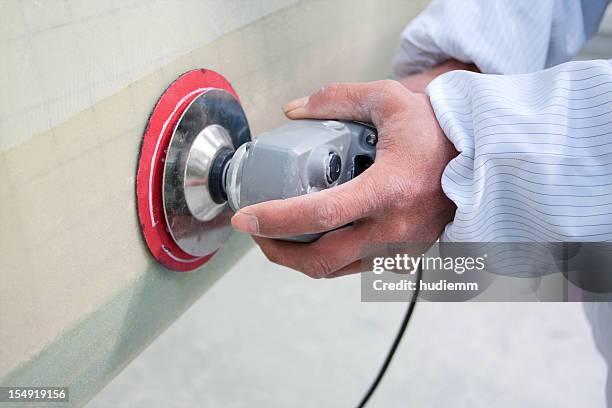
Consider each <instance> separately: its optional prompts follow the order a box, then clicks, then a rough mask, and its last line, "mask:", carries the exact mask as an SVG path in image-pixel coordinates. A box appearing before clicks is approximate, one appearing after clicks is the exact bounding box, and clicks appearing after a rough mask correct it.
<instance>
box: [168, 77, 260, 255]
mask: <svg viewBox="0 0 612 408" xmlns="http://www.w3.org/2000/svg"><path fill="white" fill-rule="evenodd" d="M250 140H251V135H250V131H249V124H248V122H247V119H246V116H245V114H244V111H243V110H242V107H241V106H240V104H239V103H238V101H237V100H236V99H235V98H234V97H233V96H232V95H231V94H230V93H229V92H227V91H225V90H223V89H208V90H206V91H205V92H204V93H202V94H201V95H198V96H197V97H196V98H195V99H194V100H193V101H192V102H191V103H190V105H189V106H188V107H187V109H186V110H185V112H184V113H183V115H182V117H181V118H180V119H179V121H178V124H177V126H176V128H175V130H174V134H173V135H172V139H171V141H170V145H169V147H168V153H167V155H166V163H165V168H164V180H163V183H164V184H163V185H164V188H163V201H164V212H165V216H166V223H167V226H168V231H169V232H170V234H171V235H172V237H173V238H174V241H175V242H176V243H177V245H178V246H179V248H181V249H182V250H183V251H185V252H187V253H188V254H190V255H193V256H203V255H207V254H209V253H211V252H212V251H215V250H217V249H218V248H219V247H220V246H221V245H222V244H223V242H225V241H226V240H227V239H228V238H229V236H230V234H231V232H232V227H231V224H230V218H231V216H232V214H233V213H232V211H231V210H230V208H229V206H228V204H227V203H223V204H218V203H215V202H214V201H213V200H212V198H211V196H210V193H209V189H208V175H209V171H210V167H211V166H212V163H213V161H214V159H215V158H216V156H217V155H218V154H219V153H220V152H221V150H222V149H227V148H231V149H232V150H234V149H235V148H237V147H238V146H240V145H241V144H243V143H245V142H248V141H250ZM194 196H195V197H194ZM194 202H195V203H196V204H195V205H194ZM190 204H191V205H190Z"/></svg>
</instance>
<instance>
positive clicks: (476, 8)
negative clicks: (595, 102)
mask: <svg viewBox="0 0 612 408" xmlns="http://www.w3.org/2000/svg"><path fill="white" fill-rule="evenodd" d="M608 1H609V0H537V1H534V0H511V1H508V0H435V1H433V2H432V3H431V4H430V5H429V6H428V7H427V8H426V9H425V11H423V12H422V13H421V14H420V15H419V16H417V18H415V19H414V20H413V21H412V22H411V23H410V24H409V25H408V27H406V29H405V30H404V31H403V33H402V36H401V40H400V46H399V49H398V51H397V53H396V55H395V57H394V59H393V70H394V74H395V76H396V77H398V78H402V77H404V76H406V75H410V74H413V73H416V72H420V71H423V70H425V69H428V68H431V67H433V66H435V65H437V64H439V63H441V62H443V61H445V60H448V59H450V58H454V59H456V60H459V61H462V62H465V63H473V64H475V65H476V66H477V67H478V68H479V70H480V71H481V72H484V73H491V74H520V73H527V72H534V71H538V70H541V69H544V68H547V67H551V66H554V65H557V64H560V63H563V62H567V61H569V60H570V59H571V58H572V57H573V56H574V55H575V54H576V53H578V52H579V51H580V49H581V48H582V47H583V45H584V44H585V42H586V41H587V40H588V39H589V38H590V37H591V36H592V35H593V34H595V33H596V31H597V27H598V26H599V23H600V22H601V18H602V16H603V13H604V12H605V9H606V7H607V5H608Z"/></svg>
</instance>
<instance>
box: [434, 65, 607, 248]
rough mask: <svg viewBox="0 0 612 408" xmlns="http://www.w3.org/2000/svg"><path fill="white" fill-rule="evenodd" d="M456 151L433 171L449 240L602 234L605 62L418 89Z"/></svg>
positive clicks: (472, 77)
mask: <svg viewBox="0 0 612 408" xmlns="http://www.w3.org/2000/svg"><path fill="white" fill-rule="evenodd" d="M427 93H428V94H429V96H430V100H431V102H432V106H433V108H434V111H435V113H436V117H437V118H438V121H439V122H440V126H441V127H442V129H443V130H444V132H445V134H446V135H447V137H448V138H449V139H450V140H451V142H452V143H453V144H454V145H455V148H456V149H457V150H458V151H459V152H460V155H459V156H458V157H457V158H455V159H454V160H452V161H451V162H450V163H449V165H448V166H447V167H446V169H445V171H444V174H443V177H442V187H443V190H444V192H445V194H446V195H447V196H448V197H449V198H450V199H451V200H452V201H454V202H455V204H456V206H457V211H456V214H455V218H454V220H453V222H452V223H450V224H449V225H448V226H447V227H446V230H445V233H444V234H443V239H445V240H452V241H481V242H484V241H540V242H542V241H609V240H612V181H611V180H612V179H611V177H610V176H611V175H612V110H611V109H610V108H611V107H612V65H611V63H610V62H608V61H588V62H572V63H567V64H563V65H560V66H557V67H554V68H551V69H549V70H546V71H540V72H536V73H532V74H526V75H510V76H499V75H482V74H473V73H469V72H451V73H447V74H445V75H442V76H440V77H439V78H438V79H436V80H434V81H433V82H432V83H431V84H430V85H429V87H428V88H427Z"/></svg>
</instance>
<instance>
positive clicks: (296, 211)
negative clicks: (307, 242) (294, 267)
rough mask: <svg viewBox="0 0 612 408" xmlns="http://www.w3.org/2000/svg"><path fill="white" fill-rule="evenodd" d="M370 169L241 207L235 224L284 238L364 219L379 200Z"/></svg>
mask: <svg viewBox="0 0 612 408" xmlns="http://www.w3.org/2000/svg"><path fill="white" fill-rule="evenodd" d="M371 169H372V168H369V169H368V170H366V171H365V172H364V173H362V174H361V175H359V177H357V178H354V179H352V180H350V181H348V182H346V183H344V184H341V185H339V186H336V187H333V188H330V189H327V190H323V191H318V192H315V193H310V194H306V195H302V196H298V197H292V198H287V199H284V200H272V201H266V202H263V203H259V204H254V205H250V206H248V207H245V208H243V209H240V210H239V211H238V212H237V213H236V214H235V215H234V216H233V217H232V225H233V226H234V228H236V229H238V230H240V231H243V232H246V233H249V234H252V235H259V236H265V237H270V238H283V237H290V236H294V235H302V234H312V233H318V232H325V231H329V230H331V229H334V228H338V227H341V226H343V225H346V224H348V223H350V222H353V221H356V220H358V219H360V218H365V217H367V216H368V215H370V214H372V212H374V211H375V210H376V209H377V208H378V206H379V202H380V198H379V197H378V195H377V194H376V187H375V185H374V184H373V182H372V177H371V174H368V171H369V170H371Z"/></svg>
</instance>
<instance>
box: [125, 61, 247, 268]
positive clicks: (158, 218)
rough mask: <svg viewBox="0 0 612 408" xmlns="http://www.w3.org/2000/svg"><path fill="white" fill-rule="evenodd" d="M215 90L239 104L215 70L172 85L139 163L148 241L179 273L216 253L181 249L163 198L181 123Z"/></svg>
mask: <svg viewBox="0 0 612 408" xmlns="http://www.w3.org/2000/svg"><path fill="white" fill-rule="evenodd" d="M211 88H218V89H223V90H226V91H228V92H229V93H230V94H232V95H233V96H234V97H235V98H236V100H238V95H237V94H236V92H235V91H234V89H233V88H232V86H231V85H230V83H229V82H228V81H227V80H226V79H225V78H224V77H223V76H221V75H220V74H218V73H216V72H214V71H211V70H205V69H199V70H193V71H189V72H187V73H185V74H183V75H181V76H180V77H179V78H178V79H176V80H175V81H174V82H173V83H172V84H170V86H169V87H168V89H166V91H165V92H164V93H163V94H162V96H161V97H160V99H159V101H158V102H157V104H156V105H155V108H154V109H153V112H151V116H150V117H149V121H148V123H147V127H146V129H145V132H144V137H143V140H142V146H141V150H140V157H139V160H138V171H137V174H136V203H137V207H138V217H139V219H140V226H141V228H142V232H143V236H144V239H145V241H146V244H147V246H148V247H149V250H150V252H151V254H152V255H153V257H155V259H156V260H157V261H159V262H160V263H161V264H162V265H164V266H165V267H167V268H169V269H172V270H175V271H181V272H187V271H191V270H193V269H195V268H197V267H199V266H201V265H203V264H204V263H205V262H206V261H208V260H209V259H210V258H211V257H212V255H214V253H215V251H213V252H212V253H210V254H207V255H204V256H193V255H190V254H188V253H186V252H184V251H183V250H181V249H180V248H179V247H178V245H177V244H176V242H175V241H174V239H173V238H172V236H171V235H170V233H169V232H168V228H167V225H166V219H165V215H164V206H163V196H162V194H163V186H162V183H163V175H164V162H165V158H166V153H167V149H168V145H169V143H170V139H171V138H172V134H173V132H174V130H175V128H176V126H177V123H178V120H179V119H180V118H181V116H182V114H183V112H184V111H185V110H186V108H187V107H188V106H189V105H190V103H191V102H192V101H193V100H194V99H195V98H197V97H198V96H200V95H202V94H203V93H204V92H206V91H207V90H209V89H211Z"/></svg>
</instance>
